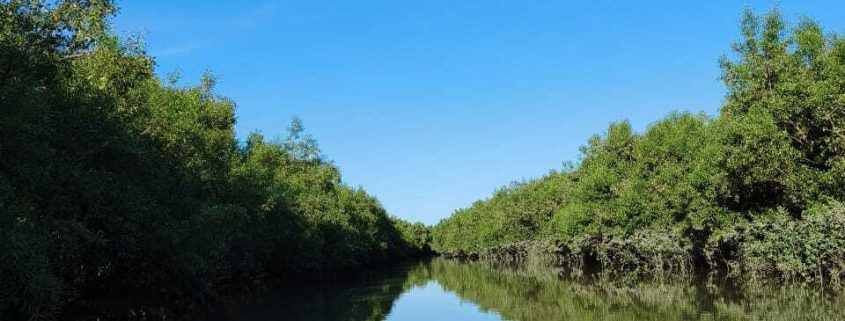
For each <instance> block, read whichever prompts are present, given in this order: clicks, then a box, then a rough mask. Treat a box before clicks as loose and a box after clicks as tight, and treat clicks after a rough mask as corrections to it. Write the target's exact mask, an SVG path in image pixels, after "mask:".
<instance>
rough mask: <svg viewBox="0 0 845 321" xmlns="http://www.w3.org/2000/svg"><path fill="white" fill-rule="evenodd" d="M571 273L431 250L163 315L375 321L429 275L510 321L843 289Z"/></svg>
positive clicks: (603, 316) (747, 303) (773, 305)
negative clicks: (412, 259) (414, 259)
mask: <svg viewBox="0 0 845 321" xmlns="http://www.w3.org/2000/svg"><path fill="white" fill-rule="evenodd" d="M561 275H567V277H561ZM572 275H573V274H570V273H564V271H561V270H556V269H552V268H549V267H548V266H546V265H542V264H525V265H520V266H519V267H516V266H512V265H501V264H491V263H486V262H459V261H455V260H446V259H439V258H438V259H434V260H431V261H422V262H418V263H416V264H407V265H402V266H398V267H395V268H392V269H383V270H373V271H370V272H367V273H359V274H358V275H356V276H355V277H353V278H349V279H347V280H345V281H336V282H334V283H307V284H306V283H303V284H299V285H286V286H283V287H278V288H266V287H249V286H243V285H241V286H239V287H238V289H237V290H236V289H235V288H233V289H230V291H228V292H227V294H226V296H225V297H224V299H222V300H221V302H220V303H219V304H216V305H215V306H216V307H215V308H213V309H207V310H204V311H203V312H202V313H199V314H197V313H194V314H193V315H191V316H190V317H185V318H178V317H174V316H173V315H169V316H168V317H167V318H166V319H168V320H179V319H186V320H187V319H190V320H205V321H241V320H244V321H247V320H249V321H264V320H267V321H269V320H274V321H275V320H304V321H311V320H328V321H331V320H343V321H380V320H384V319H385V318H386V317H387V316H388V315H389V314H390V312H391V309H392V307H393V304H394V303H395V301H396V300H397V299H398V298H399V296H401V295H402V294H403V293H405V292H407V291H410V290H411V289H413V288H414V287H419V286H423V285H425V284H426V283H428V282H430V281H432V280H434V281H436V282H438V283H439V284H440V285H441V286H442V287H443V288H444V289H446V290H447V291H450V292H454V293H456V294H457V295H458V296H460V297H461V298H462V299H463V300H467V301H470V302H472V303H474V304H476V305H478V306H479V307H480V308H481V309H482V310H484V311H488V312H495V313H497V314H499V315H501V316H502V317H503V318H504V319H506V320H514V321H547V320H587V321H595V320H623V321H624V320H655V321H658V320H659V321H663V320H843V319H845V317H843V316H845V297H843V296H831V295H826V294H824V293H822V292H820V291H818V290H817V289H814V288H811V287H802V286H784V285H781V286H771V287H767V286H746V287H745V288H744V289H742V290H736V289H733V290H729V289H726V287H724V286H717V285H715V284H714V283H713V282H694V281H691V280H689V279H676V280H669V279H667V278H662V279H659V280H658V279H651V280H635V279H626V278H620V277H618V276H617V277H614V278H612V279H611V278H600V279H590V278H589V277H586V276H575V277H572ZM415 304H430V303H428V302H415ZM431 308H432V309H437V308H438V307H437V306H432V307H431ZM149 311H152V309H150V310H149ZM122 315H124V316H125V315H126V314H125V313H124V314H122ZM136 315H137V316H139V317H138V318H135V319H136V320H157V319H163V318H151V317H150V316H151V314H149V313H147V314H146V316H142V315H140V314H136ZM131 319H132V318H121V320H131Z"/></svg>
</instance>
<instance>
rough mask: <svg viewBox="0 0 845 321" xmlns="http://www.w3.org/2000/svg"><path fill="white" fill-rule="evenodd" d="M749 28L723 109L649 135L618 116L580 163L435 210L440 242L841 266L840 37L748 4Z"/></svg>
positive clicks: (824, 269) (761, 267)
mask: <svg viewBox="0 0 845 321" xmlns="http://www.w3.org/2000/svg"><path fill="white" fill-rule="evenodd" d="M741 31H742V36H743V38H742V40H741V41H740V42H737V43H736V44H734V46H733V49H734V53H733V54H732V55H730V56H726V57H725V58H722V59H721V61H720V64H721V66H722V80H723V82H724V84H725V85H726V87H727V97H726V99H725V104H724V106H723V107H722V109H721V111H720V113H719V115H717V116H716V117H710V116H707V115H701V114H691V113H679V112H675V113H672V114H670V115H669V116H668V117H666V118H664V119H661V120H659V121H657V122H655V123H653V124H652V125H651V126H650V127H648V128H647V129H646V130H645V131H644V132H642V133H637V132H635V131H634V130H633V129H632V128H631V125H630V124H629V123H627V122H624V121H623V122H619V123H615V124H612V125H611V126H610V127H609V128H608V130H607V132H606V133H604V134H603V135H599V136H595V137H593V138H592V139H590V140H589V141H588V142H587V144H586V145H585V146H584V147H583V149H582V156H581V160H580V162H579V164H578V165H577V166H576V167H575V168H573V169H569V170H566V171H564V173H563V174H561V173H553V174H551V175H549V176H547V177H544V178H541V179H538V180H536V181H532V182H528V183H526V184H524V185H520V186H517V187H511V188H507V189H505V190H504V192H499V193H497V194H495V195H494V196H493V197H492V198H490V199H489V200H486V201H480V202H476V203H475V204H473V206H471V207H469V208H467V209H462V210H459V211H457V212H455V213H454V215H453V216H452V217H451V218H449V219H447V220H444V221H442V222H440V224H438V225H437V226H436V227H435V228H434V230H433V233H434V234H433V245H434V249H435V250H436V251H438V252H441V253H450V254H461V253H464V254H465V253H501V251H490V250H489V248H495V247H502V246H508V244H512V243H514V242H520V241H532V242H536V243H542V242H546V243H545V244H551V243H549V242H551V241H554V243H553V244H554V246H552V247H553V249H552V250H551V252H555V253H558V254H560V253H568V254H572V253H577V254H579V255H583V256H589V257H590V258H587V259H584V261H589V260H590V259H592V260H597V261H598V262H599V263H600V264H601V265H603V266H605V267H609V266H620V265H621V266H624V267H632V266H634V267H642V266H648V267H650V269H660V268H661V267H665V266H667V265H668V266H674V267H677V266H678V265H683V266H687V267H689V266H704V267H720V268H727V269H729V270H730V271H732V272H752V273H754V274H765V275H767V276H778V277H785V278H797V277H803V278H810V279H818V280H824V279H826V278H827V279H840V278H841V277H842V276H845V274H843V268H842V261H841V258H842V257H845V246H842V244H841V243H840V241H841V235H843V233H845V226H843V225H841V223H840V222H841V220H842V210H841V208H842V205H841V203H839V202H841V201H845V171H843V168H845V165H843V163H845V134H843V132H845V40H843V39H842V38H841V37H839V36H837V35H835V34H825V33H824V31H823V30H822V28H821V27H819V26H818V25H817V24H816V23H814V22H812V21H810V20H802V21H801V22H800V23H799V24H798V25H797V26H794V27H788V26H787V24H786V23H785V22H784V21H783V18H782V16H781V14H780V13H779V12H777V11H772V12H770V13H768V14H766V15H764V16H762V17H761V16H757V15H754V14H753V13H752V12H750V11H749V12H746V13H745V15H744V16H743V18H742V21H741ZM514 194H520V196H519V197H511V195H514ZM537 204H549V205H550V206H551V207H552V209H548V208H546V207H537ZM526 222H530V223H527V224H526ZM526 227H529V228H526ZM822 240H824V241H822ZM796 242H798V243H800V247H801V248H800V249H796V248H794V247H795V246H799V245H798V244H797V243H796ZM485 249H487V250H485ZM516 252H518V253H524V252H525V251H516ZM667 258H672V259H671V260H669V261H667ZM579 260H580V259H579Z"/></svg>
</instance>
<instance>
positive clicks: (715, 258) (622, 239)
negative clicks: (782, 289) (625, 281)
mask: <svg viewBox="0 0 845 321" xmlns="http://www.w3.org/2000/svg"><path fill="white" fill-rule="evenodd" d="M440 254H441V255H443V256H444V257H447V258H459V259H470V260H489V261H497V262H504V263H522V262H526V261H532V260H533V261H540V262H545V263H548V264H553V265H557V266H567V267H571V268H578V269H586V270H591V271H601V272H603V273H609V274H618V273H633V274H652V275H661V274H676V273H693V272H697V273H713V274H718V275H724V276H726V277H729V278H745V279H754V280H758V281H762V282H781V281H788V282H808V283H818V284H824V285H827V286H833V287H842V285H843V284H842V281H843V280H844V279H845V206H843V204H838V203H837V204H834V205H831V206H829V207H827V208H825V209H824V210H822V211H818V212H816V213H813V214H812V215H807V217H805V219H804V220H801V221H796V220H792V219H790V218H789V217H788V216H786V215H782V216H773V217H771V218H768V219H759V220H757V221H756V222H753V223H748V224H738V225H736V226H734V227H732V228H731V229H726V230H723V231H721V232H720V233H718V234H713V236H712V237H710V238H709V239H708V241H707V242H705V243H703V244H694V243H693V242H691V241H690V240H689V239H688V238H685V237H683V236H682V235H678V234H677V233H675V232H673V231H671V230H656V229H648V230H644V231H642V230H641V231H636V232H634V233H631V234H628V235H613V234H609V235H608V234H606V235H592V236H589V235H586V236H582V237H575V238H571V239H569V240H565V241H564V240H554V239H538V240H526V241H520V242H514V243H508V244H503V245H500V246H493V247H485V248H477V249H461V248H458V249H453V250H445V251H443V250H441V251H440Z"/></svg>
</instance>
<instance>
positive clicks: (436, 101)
mask: <svg viewBox="0 0 845 321" xmlns="http://www.w3.org/2000/svg"><path fill="white" fill-rule="evenodd" d="M118 3H119V5H120V7H121V12H120V14H119V16H118V17H117V18H116V19H115V24H116V29H117V31H118V32H119V33H121V34H135V33H139V32H141V33H143V34H144V35H145V38H146V43H147V46H148V51H149V53H150V54H152V55H153V56H155V57H156V62H157V71H158V72H159V73H160V74H162V75H166V74H168V73H169V72H171V71H173V70H175V69H177V68H178V69H180V70H181V71H182V73H183V76H184V79H185V81H186V82H187V83H194V82H196V80H197V79H199V77H200V75H201V74H202V73H203V71H204V70H206V69H209V70H211V71H212V72H213V73H214V74H216V75H219V76H220V82H219V86H218V92H219V93H220V94H222V95H225V96H228V97H230V98H232V99H234V100H235V101H236V102H237V110H236V115H237V119H238V124H237V127H236V130H237V134H238V136H239V137H241V138H243V137H245V136H246V135H247V134H248V133H250V132H252V131H260V132H262V133H264V134H265V135H266V136H271V137H272V136H279V135H282V134H283V133H284V130H285V127H286V125H287V123H288V121H289V119H290V117H291V116H292V115H298V116H299V117H300V118H302V119H303V121H304V123H305V126H306V128H307V130H308V131H309V132H311V133H312V135H313V136H314V137H315V138H317V139H318V141H319V143H320V147H321V148H322V150H323V152H324V154H326V155H327V156H328V157H329V158H330V159H332V160H333V161H334V162H335V164H337V165H338V166H339V167H340V168H341V170H342V172H343V175H344V181H345V182H347V183H348V184H350V185H353V186H359V185H360V186H363V187H364V188H365V189H366V190H367V191H368V192H369V193H371V194H373V195H375V196H377V197H378V198H379V199H380V200H381V202H382V203H383V204H384V206H385V207H386V208H387V210H388V211H389V212H390V213H391V214H393V215H395V216H399V217H402V218H405V219H408V220H412V221H422V222H425V223H436V222H437V221H439V220H440V219H442V218H445V217H447V216H449V215H450V214H451V213H452V212H453V211H454V210H455V209H457V208H460V207H466V206H469V205H470V204H471V203H472V202H473V201H475V200H477V199H481V198H486V197H488V196H489V195H490V194H491V193H492V192H493V191H494V190H495V189H496V188H498V187H500V186H502V185H505V184H507V183H509V182H511V181H514V180H521V179H523V178H535V177H539V176H542V175H543V174H545V173H547V172H548V171H549V170H550V169H555V168H560V167H561V165H562V164H563V162H565V161H574V160H577V157H578V147H579V146H581V145H582V144H583V143H584V142H585V141H586V140H587V139H588V138H589V137H590V136H592V135H594V134H597V133H601V132H602V131H604V129H605V128H606V127H607V125H608V124H609V123H610V122H612V121H617V120H623V119H628V120H630V121H631V123H632V124H633V125H634V126H635V128H637V129H639V130H642V129H645V128H646V127H647V126H648V124H650V123H651V122H653V121H655V120H657V119H658V118H660V117H662V116H664V115H666V114H667V113H669V112H670V111H672V110H691V111H705V112H708V113H711V114H713V113H715V112H716V111H717V110H718V107H719V105H720V103H721V100H722V96H723V94H724V89H723V87H722V86H721V84H720V83H719V81H718V77H719V70H718V65H717V59H718V57H719V56H720V55H723V54H727V53H729V49H730V43H731V42H732V41H734V40H736V39H737V38H738V36H739V32H738V28H737V21H738V19H739V16H740V14H741V12H742V10H743V8H744V7H746V6H750V7H752V8H755V9H757V10H758V11H761V12H762V11H765V10H768V9H769V8H771V7H772V5H773V2H771V1H745V2H742V1H696V2H695V3H693V1H649V2H647V3H646V1H630V2H629V3H617V1H533V0H522V1H492V0H486V1H451V0H426V1H403V0H384V1H344V0H332V1H320V0H309V1H207V0H205V1H195V0H191V1H170V0H168V1H164V0H155V1H119V2H118ZM778 3H779V6H780V8H781V10H782V11H783V12H784V13H785V15H786V16H787V17H788V18H789V19H790V20H791V21H795V20H796V19H797V18H798V17H799V16H801V15H807V16H810V17H812V18H814V19H816V20H817V21H819V22H820V23H821V24H822V25H823V26H825V27H826V30H827V31H830V32H843V31H845V20H843V19H842V17H845V3H843V2H841V1H780V2H778Z"/></svg>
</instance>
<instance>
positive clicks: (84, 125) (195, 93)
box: [0, 0, 429, 320]
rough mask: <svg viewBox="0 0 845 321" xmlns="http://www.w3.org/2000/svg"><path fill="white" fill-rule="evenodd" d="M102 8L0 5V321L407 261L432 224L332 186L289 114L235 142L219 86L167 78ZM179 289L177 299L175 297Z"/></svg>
mask: <svg viewBox="0 0 845 321" xmlns="http://www.w3.org/2000/svg"><path fill="white" fill-rule="evenodd" d="M114 12H115V6H114V4H113V3H112V2H111V1H109V0H88V1H77V0H64V1H29V0H2V1H0V319H3V320H23V319H53V318H58V317H60V316H61V315H62V313H64V311H66V309H67V308H68V307H70V306H73V305H74V304H76V303H77V302H82V301H90V300H96V299H98V298H114V297H121V296H134V295H148V296H155V297H160V298H165V299H166V298H172V299H179V300H193V299H196V300H204V299H206V298H209V297H212V296H214V291H215V288H216V286H217V285H219V284H221V283H225V282H230V281H232V280H234V279H247V278H248V279H254V278H257V277H264V276H266V277H274V278H291V277H294V276H296V277H297V278H302V277H315V278H316V277H321V276H324V275H327V274H332V273H336V272H339V271H342V270H347V269H352V268H355V267H360V266H362V265H365V264H371V263H377V262H382V261H384V260H388V259H398V258H401V257H406V256H410V255H415V254H416V253H419V252H420V251H422V250H424V249H426V248H427V243H428V241H427V240H428V237H429V236H428V230H427V228H426V227H425V226H422V225H421V224H410V223H407V222H403V221H401V220H398V219H395V218H392V217H390V216H388V214H387V213H386V212H385V210H384V208H383V207H382V206H381V204H380V203H379V202H378V201H377V200H376V199H375V198H373V197H372V196H370V195H368V194H367V193H366V192H365V191H364V190H362V189H360V188H352V187H349V186H347V185H345V184H344V183H342V181H341V176H340V172H339V170H338V168H337V167H335V166H334V165H333V164H332V163H331V162H329V161H327V160H325V159H324V158H323V157H322V156H321V155H320V151H319V149H318V148H317V145H316V143H315V142H314V140H313V139H312V138H310V136H308V135H307V134H305V133H304V129H303V127H302V124H301V122H300V121H299V120H298V119H294V121H293V122H292V124H291V127H290V133H289V135H288V136H287V137H286V138H283V139H281V140H267V139H265V138H264V137H262V136H261V135H260V134H252V135H250V136H249V138H248V139H247V141H245V142H239V141H238V140H237V139H236V138H235V133H234V130H233V126H234V124H235V116H234V111H233V109H234V105H235V104H234V102H233V101H231V100H229V99H227V98H225V97H221V96H219V95H217V94H215V93H214V83H215V78H214V77H213V76H211V75H206V76H205V77H203V78H202V80H201V82H200V84H198V85H196V86H188V87H180V86H177V85H176V83H177V81H176V79H171V80H170V81H163V80H161V79H159V78H158V77H156V75H155V73H154V68H153V67H154V62H153V59H152V57H150V56H149V55H148V54H147V53H146V52H145V51H144V48H143V46H142V45H140V44H139V41H137V40H135V39H128V40H120V39H118V37H116V36H115V35H114V34H113V33H112V32H111V31H110V29H109V17H110V16H111V15H112V14H114ZM186 298H187V299H186Z"/></svg>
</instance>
